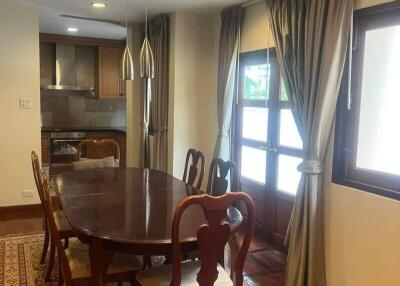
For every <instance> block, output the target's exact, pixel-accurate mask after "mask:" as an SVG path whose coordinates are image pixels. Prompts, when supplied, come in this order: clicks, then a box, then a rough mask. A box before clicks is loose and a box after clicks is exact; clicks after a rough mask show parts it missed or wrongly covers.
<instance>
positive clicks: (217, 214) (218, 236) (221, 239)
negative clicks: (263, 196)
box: [170, 192, 254, 286]
mask: <svg viewBox="0 0 400 286" xmlns="http://www.w3.org/2000/svg"><path fill="white" fill-rule="evenodd" d="M240 202H243V203H244V204H245V205H246V209H247V227H246V232H245V236H244V240H243V243H242V245H241V247H240V250H239V253H238V255H237V259H236V262H235V264H234V269H231V271H232V272H233V285H234V286H242V285H243V267H244V262H245V260H246V255H247V252H248V250H249V246H250V242H251V240H252V237H253V230H254V203H253V201H252V199H251V198H250V196H249V195H247V194H245V193H241V192H237V193H226V194H225V195H223V196H219V197H213V196H210V195H199V196H192V197H188V198H187V199H185V200H184V201H182V202H181V203H180V204H179V206H178V207H177V208H176V211H175V214H174V220H173V223H172V281H171V284H170V285H171V286H179V285H180V283H181V253H180V243H179V227H180V222H181V217H182V214H183V213H184V211H185V210H186V209H187V208H188V207H189V206H191V205H194V204H198V205H200V206H201V208H202V209H203V212H204V214H205V218H206V220H207V224H203V225H201V226H200V228H199V231H198V232H197V243H198V246H199V251H200V256H199V258H200V260H201V269H200V271H199V273H198V274H197V282H198V283H199V285H200V286H210V285H214V282H215V281H216V280H217V278H218V270H217V266H218V262H219V261H220V259H221V258H222V257H223V255H224V248H225V245H226V243H227V242H228V240H229V237H230V234H231V229H230V225H229V224H228V223H227V222H225V221H224V218H225V217H226V215H227V209H228V208H229V207H230V206H232V205H234V204H238V203H240ZM193 282H194V281H193Z"/></svg>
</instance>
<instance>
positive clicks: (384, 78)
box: [356, 26, 400, 175]
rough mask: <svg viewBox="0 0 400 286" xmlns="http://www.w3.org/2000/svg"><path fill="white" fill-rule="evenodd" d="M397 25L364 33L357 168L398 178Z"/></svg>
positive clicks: (399, 55)
mask: <svg viewBox="0 0 400 286" xmlns="http://www.w3.org/2000/svg"><path fill="white" fill-rule="evenodd" d="M399 51H400V26H393V27H387V28H382V29H376V30H370V31H367V32H366V37H365V51H364V64H363V73H362V87H361V102H360V120H359V130H358V146H357V159H356V166H357V167H359V168H364V169H369V170H375V171H380V172H385V173H389V174H395V175H400V148H399V146H400V132H399V128H398V125H399V122H400V112H399V106H400V94H399V90H400V80H399V66H400V53H399Z"/></svg>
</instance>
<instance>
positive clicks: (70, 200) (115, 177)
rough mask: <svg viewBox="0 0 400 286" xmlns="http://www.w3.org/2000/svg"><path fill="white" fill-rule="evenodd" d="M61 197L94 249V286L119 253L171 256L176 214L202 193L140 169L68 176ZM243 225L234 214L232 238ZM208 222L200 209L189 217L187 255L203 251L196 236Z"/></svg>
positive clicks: (59, 185)
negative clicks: (115, 254)
mask: <svg viewBox="0 0 400 286" xmlns="http://www.w3.org/2000/svg"><path fill="white" fill-rule="evenodd" d="M56 192H57V195H58V197H59V199H60V203H61V207H62V208H63V210H64V211H65V213H66V216H67V219H68V221H69V223H70V224H71V227H72V228H73V230H74V231H75V232H76V233H77V236H78V238H79V239H80V240H81V241H83V242H85V243H87V244H89V253H90V259H91V271H92V277H93V282H92V283H91V285H104V284H105V282H104V276H105V275H104V273H106V269H107V267H108V264H109V263H110V261H111V259H112V254H113V253H114V252H129V253H133V254H137V255H170V253H171V226H172V219H173V215H174V211H175V209H176V207H177V205H178V204H179V202H181V201H182V200H183V199H185V198H186V197H188V196H191V195H196V194H199V193H200V191H199V190H198V189H195V188H194V187H192V186H189V185H187V184H185V183H183V182H182V181H180V180H178V179H176V178H174V177H173V176H171V175H169V174H167V173H164V172H161V171H156V170H151V169H139V168H126V169H119V168H104V169H90V170H78V171H71V172H67V173H64V174H61V175H58V176H57V177H56ZM242 220H243V218H242V215H241V213H240V212H239V210H237V209H236V208H233V207H232V208H230V209H229V210H228V212H227V217H226V221H227V222H228V223H229V224H230V225H231V229H232V233H234V232H235V231H237V229H238V227H239V225H240V223H241V222H242ZM204 222H205V219H204V215H203V212H202V210H201V209H200V207H199V206H192V207H190V208H189V209H187V211H186V212H185V213H184V215H183V217H182V222H181V233H180V236H181V238H180V241H181V251H182V253H189V252H191V251H194V250H196V249H197V244H196V233H197V230H198V228H199V226H200V225H201V224H202V223H204Z"/></svg>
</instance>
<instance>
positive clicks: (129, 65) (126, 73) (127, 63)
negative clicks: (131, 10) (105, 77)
mask: <svg viewBox="0 0 400 286" xmlns="http://www.w3.org/2000/svg"><path fill="white" fill-rule="evenodd" d="M127 11H128V0H126V9H125V28H126V44H125V49H124V53H123V55H122V65H121V79H122V80H134V78H135V75H134V70H133V60H132V54H131V51H130V50H129V46H128V16H127V13H128V12H127Z"/></svg>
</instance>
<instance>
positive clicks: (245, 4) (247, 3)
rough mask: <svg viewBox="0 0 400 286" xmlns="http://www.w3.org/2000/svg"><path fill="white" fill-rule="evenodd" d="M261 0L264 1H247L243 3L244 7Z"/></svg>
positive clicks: (258, 0)
mask: <svg viewBox="0 0 400 286" xmlns="http://www.w3.org/2000/svg"><path fill="white" fill-rule="evenodd" d="M261 1H263V0H251V1H247V2H246V3H243V4H242V7H243V8H245V7H247V6H250V5H253V4H256V3H258V2H261Z"/></svg>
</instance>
